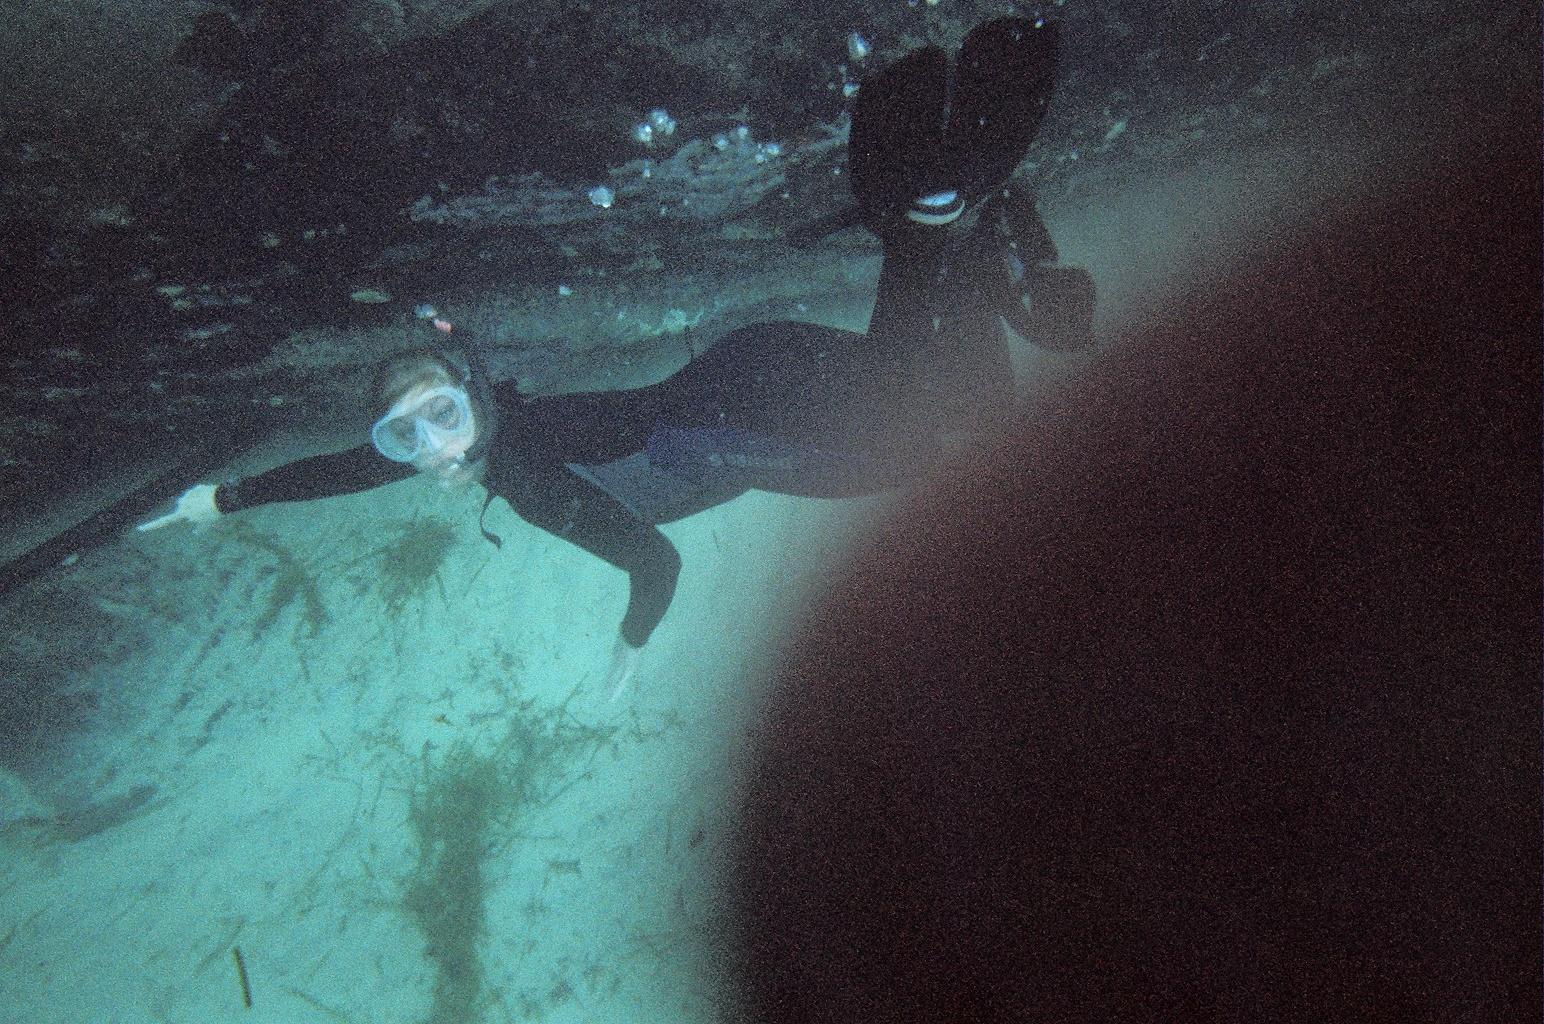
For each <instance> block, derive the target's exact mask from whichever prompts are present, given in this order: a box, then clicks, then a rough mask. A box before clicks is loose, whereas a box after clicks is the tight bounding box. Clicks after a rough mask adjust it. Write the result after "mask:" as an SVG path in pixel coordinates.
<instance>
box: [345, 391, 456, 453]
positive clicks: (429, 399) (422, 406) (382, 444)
mask: <svg viewBox="0 0 1544 1024" xmlns="http://www.w3.org/2000/svg"><path fill="white" fill-rule="evenodd" d="M475 429H476V428H475V425H474V423H473V420H472V400H471V399H470V398H469V397H468V396H467V393H466V391H465V390H464V389H462V388H459V387H456V386H454V385H451V384H441V385H438V386H436V387H432V388H429V389H428V390H427V391H424V392H422V393H421V394H408V395H404V396H403V397H402V398H401V399H400V400H398V402H397V404H396V405H394V406H392V407H391V408H390V409H389V410H388V411H387V413H386V415H384V416H382V417H381V418H380V419H379V420H376V422H375V426H373V427H371V428H370V440H371V441H372V442H374V444H375V450H376V451H378V452H380V453H381V454H382V455H384V456H386V457H387V458H388V459H390V460H391V461H393V462H412V461H413V460H414V459H416V458H418V457H419V456H420V455H421V454H423V453H424V452H426V451H429V452H434V451H441V450H443V449H445V448H447V447H449V446H450V445H452V444H455V443H456V442H457V441H462V440H465V441H467V442H470V441H471V439H472V435H473V433H474V432H475Z"/></svg>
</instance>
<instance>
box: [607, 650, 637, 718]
mask: <svg viewBox="0 0 1544 1024" xmlns="http://www.w3.org/2000/svg"><path fill="white" fill-rule="evenodd" d="M642 658H643V648H641V647H634V646H633V645H632V644H630V643H628V642H627V641H626V640H623V639H622V638H621V637H617V645H616V647H614V648H613V649H612V651H611V667H610V668H609V669H607V670H606V690H607V692H608V693H609V694H610V695H611V703H613V704H615V703H616V702H617V699H618V698H619V697H621V696H622V693H623V691H625V690H626V689H627V687H628V684H630V683H631V682H632V681H633V676H635V675H637V674H638V662H639V661H640V660H642Z"/></svg>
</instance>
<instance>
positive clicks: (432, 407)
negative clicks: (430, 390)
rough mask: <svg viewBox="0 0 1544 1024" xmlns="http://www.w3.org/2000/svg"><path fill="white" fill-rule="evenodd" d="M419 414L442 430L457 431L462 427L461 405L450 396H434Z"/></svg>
mask: <svg viewBox="0 0 1544 1024" xmlns="http://www.w3.org/2000/svg"><path fill="white" fill-rule="evenodd" d="M418 414H419V415H420V416H422V417H423V418H424V419H425V420H427V421H428V422H430V423H432V424H434V425H435V426H436V427H439V428H440V429H441V430H456V429H457V428H459V427H460V426H461V404H460V403H459V402H457V401H455V400H454V399H453V398H451V397H450V396H449V395H434V396H433V397H431V398H430V399H429V400H428V401H427V402H425V403H424V404H423V406H422V407H421V408H420V409H419V411H418Z"/></svg>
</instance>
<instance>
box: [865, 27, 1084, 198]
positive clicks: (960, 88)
mask: <svg viewBox="0 0 1544 1024" xmlns="http://www.w3.org/2000/svg"><path fill="white" fill-rule="evenodd" d="M1058 40H1059V36H1058V33H1057V29H1056V26H1055V24H1054V23H1052V22H1050V21H1046V20H1044V19H1039V18H1037V19H1028V18H999V19H996V20H994V21H989V22H986V23H984V24H982V25H978V26H976V27H975V28H974V29H972V30H971V31H970V34H969V35H967V36H966V37H965V41H964V43H963V44H962V45H961V47H960V54H959V59H958V61H957V62H955V64H954V65H953V66H951V64H950V61H949V58H948V57H947V56H946V55H945V54H944V52H943V51H942V50H940V49H938V48H936V47H926V48H924V49H921V50H914V51H912V52H911V53H908V54H907V55H906V56H904V57H902V58H901V59H900V60H898V61H896V62H895V63H893V64H891V65H890V66H888V67H886V68H884V69H882V70H881V71H879V72H878V73H877V74H876V75H874V76H873V77H872V78H870V79H868V80H865V81H864V82H863V83H862V86H861V88H860V89H859V91H858V102H857V105H856V107H855V108H854V110H853V115H852V130H851V133H850V135H849V137H848V146H847V148H848V167H849V172H850V174H851V176H852V189H853V194H854V195H855V196H856V197H857V200H858V204H859V205H860V206H861V207H862V209H863V213H864V218H865V221H866V222H867V223H868V224H869V226H871V227H875V228H879V227H881V226H883V225H884V224H886V223H887V222H890V221H892V220H895V219H898V218H905V219H908V220H911V221H914V222H917V223H923V224H930V223H947V222H948V221H950V220H952V219H954V218H955V217H958V216H959V214H960V213H961V212H962V211H963V210H964V208H965V207H966V206H967V205H969V204H970V203H971V202H973V201H974V200H976V199H978V198H980V197H981V196H983V195H985V194H986V193H987V192H989V191H990V190H991V189H992V188H994V187H996V186H997V185H1000V184H1002V182H1004V181H1006V180H1007V178H1008V177H1009V176H1010V175H1011V174H1012V173H1013V169H1014V167H1016V166H1017V165H1018V162H1019V161H1020V160H1021V159H1023V157H1024V153H1025V150H1027V149H1028V147H1029V144H1030V142H1031V141H1032V140H1033V139H1034V137H1035V133H1036V132H1037V131H1039V129H1040V122H1041V121H1042V120H1043V119H1044V116H1045V111H1046V108H1047V106H1048V104H1049V103H1050V97H1051V89H1052V86H1053V85H1054V83H1055V78H1056V62H1057V54H1058V52H1059V48H1060V47H1059V41H1058Z"/></svg>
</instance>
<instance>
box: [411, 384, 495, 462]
mask: <svg viewBox="0 0 1544 1024" xmlns="http://www.w3.org/2000/svg"><path fill="white" fill-rule="evenodd" d="M449 384H450V381H448V380H436V381H426V382H425V383H423V384H419V385H416V386H414V387H412V388H410V389H408V390H407V391H405V392H403V394H402V397H401V398H400V399H398V401H397V408H401V409H415V410H417V411H419V412H420V413H421V414H422V415H423V416H424V417H425V420H426V422H427V423H428V424H429V425H430V429H428V430H426V431H424V432H423V433H421V434H419V440H420V446H419V450H418V453H417V454H416V455H414V457H413V463H412V465H413V468H414V469H416V470H418V471H419V472H420V473H424V474H427V475H429V476H431V477H434V478H435V479H436V480H439V481H441V482H443V483H447V484H451V483H460V482H464V481H467V480H470V479H471V478H472V470H471V467H469V466H468V465H467V463H466V453H467V451H468V450H470V449H471V447H472V445H473V444H475V443H476V442H477V420H476V417H475V416H473V417H472V418H471V419H470V421H469V422H468V423H467V424H465V425H464V426H462V427H461V428H459V429H456V428H455V424H453V423H451V422H448V421H447V422H446V423H439V422H438V418H440V417H441V416H450V415H454V414H453V413H442V412H441V411H440V410H437V409H436V408H435V403H434V402H433V401H432V399H430V398H429V396H430V393H431V392H434V391H436V390H440V389H443V388H445V387H446V386H447V385H449ZM426 400H427V404H425V403H426Z"/></svg>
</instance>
